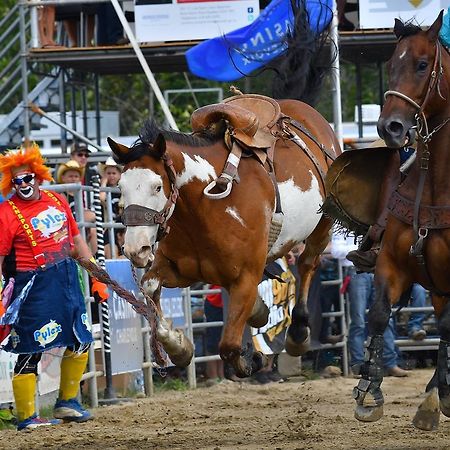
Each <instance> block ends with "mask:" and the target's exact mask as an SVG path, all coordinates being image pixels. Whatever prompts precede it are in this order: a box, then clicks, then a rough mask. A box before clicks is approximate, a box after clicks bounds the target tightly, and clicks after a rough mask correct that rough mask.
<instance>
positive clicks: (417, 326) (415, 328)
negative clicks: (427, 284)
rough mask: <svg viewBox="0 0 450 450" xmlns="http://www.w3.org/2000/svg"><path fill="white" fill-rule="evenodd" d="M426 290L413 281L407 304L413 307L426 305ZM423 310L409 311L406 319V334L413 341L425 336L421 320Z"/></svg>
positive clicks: (422, 318)
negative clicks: (409, 313)
mask: <svg viewBox="0 0 450 450" xmlns="http://www.w3.org/2000/svg"><path fill="white" fill-rule="evenodd" d="M426 303H427V291H426V290H425V289H424V288H423V287H422V286H421V285H420V284H417V283H414V284H413V286H412V291H411V300H410V303H409V305H410V306H413V307H421V308H423V307H424V306H426ZM425 315H426V314H425V313H424V312H416V313H411V316H410V317H409V320H408V336H409V337H410V338H411V339H414V340H415V341H422V340H424V339H425V338H426V336H427V332H426V331H425V330H424V329H423V321H424V319H425Z"/></svg>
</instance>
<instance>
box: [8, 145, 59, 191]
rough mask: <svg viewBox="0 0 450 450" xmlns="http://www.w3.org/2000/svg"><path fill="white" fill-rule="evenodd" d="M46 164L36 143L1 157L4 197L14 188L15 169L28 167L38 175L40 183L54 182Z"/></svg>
mask: <svg viewBox="0 0 450 450" xmlns="http://www.w3.org/2000/svg"><path fill="white" fill-rule="evenodd" d="M44 163H45V159H44V158H43V157H42V155H41V150H40V149H39V146H38V145H37V144H35V143H33V144H31V145H30V146H29V147H25V148H23V147H22V148H20V149H18V150H9V151H8V152H6V153H5V154H4V155H0V176H1V178H0V192H1V194H2V195H3V197H6V196H7V195H8V194H9V193H10V192H11V190H12V188H13V183H12V179H13V174H12V169H13V168H14V167H20V166H28V167H29V168H30V171H31V172H33V173H34V174H35V175H36V179H37V180H38V181H39V183H42V182H43V181H44V180H47V181H53V178H52V176H51V174H50V169H49V168H48V167H47V166H46V165H44Z"/></svg>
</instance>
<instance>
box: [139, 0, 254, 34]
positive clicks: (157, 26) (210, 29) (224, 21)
mask: <svg viewBox="0 0 450 450" xmlns="http://www.w3.org/2000/svg"><path fill="white" fill-rule="evenodd" d="M134 12H135V25H136V38H137V40H138V41H139V42H161V41H180V40H181V41H185V40H192V39H209V38H212V37H215V36H221V35H223V34H225V33H228V32H229V31H231V30H235V29H236V28H240V27H244V26H246V25H249V24H250V23H252V22H253V21H254V20H255V19H256V18H257V17H258V15H259V2H258V1H257V0H231V1H230V0H219V1H209V0H169V1H167V0H136V2H135V9H134Z"/></svg>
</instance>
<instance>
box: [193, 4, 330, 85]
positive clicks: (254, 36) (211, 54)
mask: <svg viewBox="0 0 450 450" xmlns="http://www.w3.org/2000/svg"><path fill="white" fill-rule="evenodd" d="M297 1H299V0H297ZM305 6H306V10H307V12H308V14H309V22H310V25H311V28H312V29H313V30H316V31H318V32H322V31H323V30H324V29H325V28H326V27H327V26H328V24H329V23H330V21H331V19H332V0H305ZM293 24H294V14H293V11H292V7H291V3H290V0H272V1H271V3H270V4H269V5H268V6H267V7H266V8H265V9H264V10H263V12H262V13H261V15H260V16H259V17H258V18H257V19H256V20H255V21H254V22H253V23H252V24H250V25H248V26H246V27H243V28H240V29H238V30H235V31H232V32H230V33H228V34H225V35H222V36H218V37H216V38H214V39H209V40H207V41H205V42H202V43H201V44H198V45H196V46H195V47H193V48H191V49H189V50H188V51H187V52H186V60H187V64H188V67H189V70H190V71H191V72H192V73H193V74H194V75H197V76H199V77H202V78H206V79H208V80H215V81H233V80H237V79H239V78H241V77H243V76H244V75H247V74H249V73H250V72H252V71H254V70H256V69H259V68H260V67H262V66H264V65H265V64H267V63H268V62H269V61H271V60H272V59H273V58H275V57H277V56H279V55H280V54H281V53H283V52H284V51H285V50H286V44H285V42H284V38H285V36H286V33H288V32H290V31H292V29H293Z"/></svg>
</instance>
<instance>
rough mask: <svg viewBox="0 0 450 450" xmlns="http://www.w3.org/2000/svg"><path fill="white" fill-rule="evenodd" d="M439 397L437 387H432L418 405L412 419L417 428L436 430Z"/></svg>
mask: <svg viewBox="0 0 450 450" xmlns="http://www.w3.org/2000/svg"><path fill="white" fill-rule="evenodd" d="M439 415H440V412H439V397H438V390H437V388H433V389H432V390H431V391H430V392H429V393H428V395H427V397H426V398H425V400H424V401H423V402H422V403H421V404H420V405H419V408H418V409H417V412H416V415H415V416H414V419H413V421H412V423H413V425H414V426H415V427H416V428H419V430H425V431H432V430H437V428H438V426H439Z"/></svg>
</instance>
